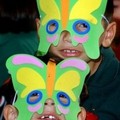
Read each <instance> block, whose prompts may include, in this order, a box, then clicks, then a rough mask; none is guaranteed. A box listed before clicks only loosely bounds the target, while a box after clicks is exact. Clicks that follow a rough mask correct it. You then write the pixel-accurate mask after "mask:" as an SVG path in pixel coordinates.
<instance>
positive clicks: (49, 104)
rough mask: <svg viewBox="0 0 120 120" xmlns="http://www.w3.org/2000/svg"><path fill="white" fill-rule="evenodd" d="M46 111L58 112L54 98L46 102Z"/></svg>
mask: <svg viewBox="0 0 120 120" xmlns="http://www.w3.org/2000/svg"><path fill="white" fill-rule="evenodd" d="M44 112H46V113H51V112H52V113H56V108H55V102H54V100H53V99H51V98H48V99H47V100H46V101H45V103H44Z"/></svg>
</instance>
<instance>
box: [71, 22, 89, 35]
mask: <svg viewBox="0 0 120 120" xmlns="http://www.w3.org/2000/svg"><path fill="white" fill-rule="evenodd" d="M73 29H74V31H75V32H76V33H78V34H86V33H88V32H89V30H90V25H89V24H88V23H87V22H86V21H84V20H78V21H76V22H75V23H74V24H73Z"/></svg>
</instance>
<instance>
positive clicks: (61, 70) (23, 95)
mask: <svg viewBox="0 0 120 120" xmlns="http://www.w3.org/2000/svg"><path fill="white" fill-rule="evenodd" d="M6 66H7V68H8V70H9V73H10V74H11V76H12V82H13V86H14V89H15V91H16V93H17V100H16V102H15V104H14V105H15V106H16V107H17V108H18V110H19V116H18V120H30V118H31V116H32V114H33V113H34V112H38V113H42V111H43V105H44V102H45V100H46V99H47V98H51V99H53V100H54V102H55V106H56V110H57V112H58V113H63V114H64V115H65V117H66V119H67V120H71V118H72V120H75V119H77V113H78V112H79V111H80V108H79V102H78V100H79V95H80V93H81V90H82V87H83V83H84V79H85V77H86V75H87V74H88V73H89V67H88V65H87V64H86V63H85V62H84V61H82V60H80V59H77V58H68V59H66V60H63V61H62V62H60V63H59V64H57V65H56V63H55V62H54V61H53V60H50V61H49V62H48V63H47V65H46V64H45V63H44V62H42V61H41V60H40V59H38V58H36V57H34V56H31V55H26V54H18V55H14V56H11V57H10V58H8V60H7V63H6ZM63 98H64V99H65V101H64V100H63ZM23 116H24V118H23Z"/></svg>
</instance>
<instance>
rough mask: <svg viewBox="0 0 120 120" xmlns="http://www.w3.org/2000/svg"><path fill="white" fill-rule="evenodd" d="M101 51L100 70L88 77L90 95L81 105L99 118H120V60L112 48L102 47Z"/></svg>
mask: <svg viewBox="0 0 120 120" xmlns="http://www.w3.org/2000/svg"><path fill="white" fill-rule="evenodd" d="M101 53H102V55H103V60H102V62H101V64H100V66H99V68H98V70H97V71H96V73H95V74H93V75H92V76H90V77H89V78H87V79H86V85H87V89H88V95H89V96H88V97H87V99H86V100H84V102H83V103H82V105H81V106H83V107H85V108H86V109H87V110H88V111H89V112H93V113H94V114H96V115H97V116H98V117H99V120H120V62H119V61H118V60H117V59H116V57H115V55H114V53H113V51H112V50H111V49H110V48H107V49H105V48H102V51H101Z"/></svg>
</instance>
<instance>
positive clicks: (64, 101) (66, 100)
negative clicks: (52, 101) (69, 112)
mask: <svg viewBox="0 0 120 120" xmlns="http://www.w3.org/2000/svg"><path fill="white" fill-rule="evenodd" d="M57 99H58V101H59V103H60V104H61V105H62V106H65V107H67V106H69V105H70V97H69V96H68V95H67V94H66V93H64V92H59V93H58V94H57Z"/></svg>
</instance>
